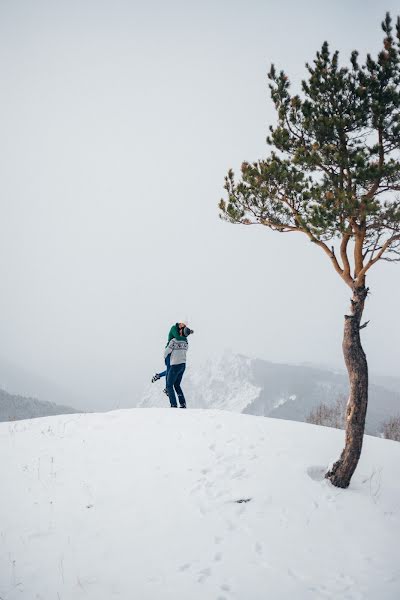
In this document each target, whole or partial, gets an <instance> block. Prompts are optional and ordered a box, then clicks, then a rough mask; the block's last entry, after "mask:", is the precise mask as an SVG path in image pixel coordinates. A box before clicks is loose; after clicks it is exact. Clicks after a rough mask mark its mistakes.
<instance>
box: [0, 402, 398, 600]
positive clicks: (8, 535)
mask: <svg viewBox="0 0 400 600" xmlns="http://www.w3.org/2000/svg"><path fill="white" fill-rule="evenodd" d="M342 443H343V432H340V431H336V430H332V429H325V428H319V427H315V426H312V425H306V424H303V423H293V422H290V421H282V420H274V419H267V418H263V417H253V416H248V415H241V414H234V413H228V412H223V411H212V410H187V411H182V410H179V409H178V410H171V409H133V410H124V411H117V412H113V413H106V414H90V415H64V416H55V417H47V418H43V419H34V420H29V421H19V422H15V423H4V424H1V425H0V446H1V456H2V460H1V465H0V481H1V483H2V494H1V498H0V514H1V525H0V598H1V599H2V600H14V599H17V598H18V599H21V600H81V599H82V600H84V599H87V600H91V599H93V600H112V599H113V598H119V599H122V600H266V599H267V598H269V599H271V600H280V599H290V600H293V599H296V600H309V599H314V598H315V599H320V598H321V599H328V598H331V599H335V600H337V599H340V600H342V599H346V598H348V599H352V600H353V599H354V600H355V599H367V598H368V599H371V600H372V599H374V600H375V599H377V598H379V599H380V600H388V599H390V600H392V599H393V600H395V599H396V600H397V599H398V598H399V597H400V566H399V565H400V563H399V558H398V547H399V532H400V483H399V465H400V444H398V443H396V442H390V441H386V440H380V439H377V438H372V437H366V439H365V445H364V453H363V457H362V460H361V463H360V465H359V468H358V470H357V472H356V476H355V477H354V478H353V482H352V485H351V487H350V489H348V490H339V489H336V488H334V487H332V486H331V485H330V484H329V483H328V482H327V481H325V480H323V479H322V475H321V474H322V470H323V469H324V468H325V466H326V465H327V464H328V463H329V462H330V461H331V460H333V459H335V458H336V457H337V456H338V454H339V452H340V450H341V448H342ZM244 500H248V501H247V502H245V501H244Z"/></svg>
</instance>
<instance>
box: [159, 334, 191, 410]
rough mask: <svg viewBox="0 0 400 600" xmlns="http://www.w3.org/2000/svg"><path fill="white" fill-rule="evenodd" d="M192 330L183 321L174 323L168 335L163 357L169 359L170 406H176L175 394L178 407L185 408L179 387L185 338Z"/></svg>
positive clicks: (184, 357)
mask: <svg viewBox="0 0 400 600" xmlns="http://www.w3.org/2000/svg"><path fill="white" fill-rule="evenodd" d="M192 333H193V331H192V330H191V329H189V327H187V326H186V325H185V323H176V324H175V325H174V326H173V327H172V328H171V331H170V335H169V336H168V338H169V341H168V344H167V347H166V348H165V352H164V358H165V360H167V359H168V357H169V360H170V366H169V369H167V387H166V390H167V394H168V398H169V402H170V405H171V408H177V407H178V404H177V401H176V395H175V392H176V394H177V396H178V401H179V406H180V408H186V400H185V396H184V393H183V391H182V388H181V382H182V377H183V374H184V372H185V368H186V354H187V351H188V347H189V345H188V341H187V338H188V336H189V335H190V334H192Z"/></svg>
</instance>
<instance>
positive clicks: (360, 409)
mask: <svg viewBox="0 0 400 600" xmlns="http://www.w3.org/2000/svg"><path fill="white" fill-rule="evenodd" d="M367 294H368V289H367V288H366V287H365V286H364V285H363V286H361V287H355V288H353V297H352V299H351V314H350V315H345V321H344V335H343V354H344V359H345V362H346V367H347V371H348V374H349V383H350V394H349V400H348V402H347V409H346V444H345V447H344V450H343V451H342V454H341V456H340V458H339V460H338V461H337V462H335V464H334V465H333V467H332V469H331V470H330V471H328V472H327V473H326V475H325V477H326V478H327V479H329V480H330V481H331V482H332V483H333V485H335V486H337V487H341V488H347V487H348V486H349V484H350V480H351V478H352V476H353V473H354V471H355V470H356V467H357V464H358V461H359V458H360V455H361V448H362V443H363V436H364V428H365V416H366V413H367V404H368V365H367V358H366V356H365V352H364V350H363V349H362V346H361V339H360V328H361V317H362V313H363V310H364V302H365V298H366V297H367Z"/></svg>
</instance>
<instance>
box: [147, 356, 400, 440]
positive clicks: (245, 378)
mask: <svg viewBox="0 0 400 600" xmlns="http://www.w3.org/2000/svg"><path fill="white" fill-rule="evenodd" d="M386 379H388V378H386ZM386 379H384V378H380V379H378V381H379V384H380V385H379V384H377V383H374V381H373V378H372V382H371V383H370V389H369V406H368V414H367V423H366V432H367V433H369V434H372V435H379V433H380V432H381V431H382V423H383V421H385V420H386V419H388V418H389V417H391V416H394V415H397V414H398V413H399V412H400V380H398V379H397V378H391V380H390V381H391V385H388V386H387V387H384V386H383V385H382V384H381V383H382V382H384V381H386ZM164 386H165V379H162V380H161V381H159V382H156V383H155V384H149V386H148V388H147V389H146V392H145V394H144V396H143V398H142V399H141V401H140V403H139V405H138V406H140V407H163V406H167V405H168V399H167V397H166V396H165V394H163V392H162V389H163V387H164ZM183 388H184V391H185V394H186V395H187V401H188V405H190V406H191V407H193V408H220V409H224V410H231V411H234V412H242V413H246V414H252V415H263V416H268V417H275V418H280V419H289V420H293V421H305V420H306V418H307V416H308V415H309V414H310V412H311V410H312V409H313V408H315V407H316V406H317V405H319V404H320V403H321V402H324V403H326V404H328V405H332V404H334V403H335V402H336V400H337V399H338V398H339V397H341V396H347V394H348V380H347V375H346V374H345V373H344V372H335V371H332V370H329V369H323V368H319V367H312V366H304V365H287V364H279V363H272V362H269V361H265V360H259V359H251V358H248V357H245V356H242V355H238V354H233V353H230V352H225V353H224V354H223V355H221V356H216V357H213V358H210V359H209V360H208V361H206V362H205V364H203V365H201V366H200V367H198V366H196V365H193V364H191V362H190V357H189V364H188V368H187V372H186V373H185V377H184V382H183ZM396 390H397V391H396Z"/></svg>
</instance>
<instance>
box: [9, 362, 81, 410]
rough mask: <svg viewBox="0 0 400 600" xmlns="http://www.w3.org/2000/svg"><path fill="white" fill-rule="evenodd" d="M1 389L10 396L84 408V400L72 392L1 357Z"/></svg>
mask: <svg viewBox="0 0 400 600" xmlns="http://www.w3.org/2000/svg"><path fill="white" fill-rule="evenodd" d="M0 389H3V390H7V392H8V393H10V394H16V395H22V396H29V397H30V396H33V397H35V398H40V400H41V401H47V402H50V403H53V402H56V403H57V404H73V405H74V406H76V407H81V406H82V400H81V398H79V397H76V395H74V394H73V393H72V392H71V391H70V390H66V389H64V388H63V387H62V386H60V385H58V384H57V383H54V382H53V381H52V380H51V379H49V378H47V377H42V376H40V375H37V374H36V373H32V372H31V371H29V370H27V369H24V368H22V367H20V366H19V365H16V364H13V363H12V362H10V361H9V360H8V359H6V358H4V356H1V355H0Z"/></svg>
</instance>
